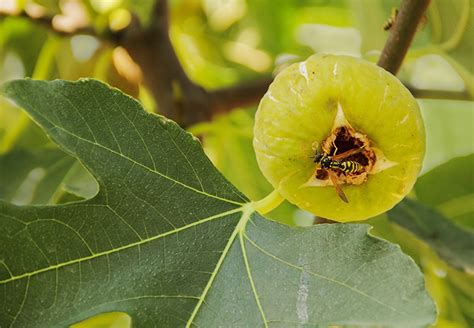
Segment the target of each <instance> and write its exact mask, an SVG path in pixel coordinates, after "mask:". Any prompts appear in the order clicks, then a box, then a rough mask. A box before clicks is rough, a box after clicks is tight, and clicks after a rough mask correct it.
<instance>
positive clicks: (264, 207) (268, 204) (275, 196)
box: [252, 189, 285, 215]
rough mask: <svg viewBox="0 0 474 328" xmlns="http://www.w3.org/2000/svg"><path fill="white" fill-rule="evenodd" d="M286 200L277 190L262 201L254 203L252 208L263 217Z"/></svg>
mask: <svg viewBox="0 0 474 328" xmlns="http://www.w3.org/2000/svg"><path fill="white" fill-rule="evenodd" d="M284 200H285V198H283V197H282V196H281V195H280V193H279V192H278V190H276V189H275V190H273V191H272V192H271V193H270V194H268V195H267V196H265V197H264V198H262V199H261V200H257V201H256V202H253V204H252V206H253V208H254V210H255V211H257V212H258V213H260V214H262V215H263V214H266V213H268V212H270V211H272V210H274V209H275V208H277V207H278V206H279V205H280V204H281V203H282V202H283V201H284Z"/></svg>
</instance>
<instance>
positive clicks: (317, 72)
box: [253, 54, 425, 222]
mask: <svg viewBox="0 0 474 328" xmlns="http://www.w3.org/2000/svg"><path fill="white" fill-rule="evenodd" d="M253 145H254V149H255V152H256V156H257V161H258V164H259V167H260V169H261V171H262V173H263V174H264V176H265V177H266V179H267V180H268V181H269V182H270V183H271V184H272V185H273V187H274V188H275V190H276V191H278V193H279V194H280V195H281V196H282V197H283V198H285V199H287V200H288V201H290V202H291V203H293V204H295V205H297V206H298V207H300V208H302V209H304V210H307V211H309V212H311V213H313V214H315V215H316V216H319V217H322V218H326V219H331V220H335V221H339V222H346V221H357V220H364V219H367V218H370V217H373V216H376V215H378V214H381V213H383V212H386V211H387V210H389V209H391V208H392V207H393V206H394V205H396V204H397V203H398V202H399V201H401V200H402V199H403V198H404V197H405V196H406V195H407V193H408V192H409V191H410V190H411V189H412V187H413V185H414V183H415V181H416V178H417V175H418V173H419V171H420V169H421V165H422V161H423V156H424V152H425V131H424V126H423V120H422V117H421V113H420V109H419V107H418V104H417V102H416V100H415V99H414V98H413V96H412V95H411V94H410V92H409V91H408V90H407V89H406V88H405V87H404V86H403V84H402V83H401V82H400V81H399V80H398V79H397V78H396V77H395V76H393V75H392V74H390V73H389V72H387V71H385V70H384V69H383V68H380V67H378V66H376V65H375V64H372V63H370V62H367V61H364V60H362V59H358V58H354V57H348V56H335V55H326V54H318V55H313V56H311V57H310V58H308V59H307V60H306V61H304V62H301V63H295V64H293V65H291V66H289V67H287V68H286V69H284V70H283V71H282V72H281V73H280V74H278V76H277V77H276V78H275V80H274V82H273V83H272V84H271V85H270V87H269V89H268V91H267V93H266V94H265V96H264V97H263V98H262V100H261V102H260V104H259V107H258V110H257V113H256V116H255V125H254V140H253ZM346 201H347V202H346Z"/></svg>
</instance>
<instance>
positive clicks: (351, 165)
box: [337, 161, 362, 173]
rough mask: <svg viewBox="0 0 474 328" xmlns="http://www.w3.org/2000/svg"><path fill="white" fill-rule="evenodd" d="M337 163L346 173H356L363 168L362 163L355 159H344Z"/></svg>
mask: <svg viewBox="0 0 474 328" xmlns="http://www.w3.org/2000/svg"><path fill="white" fill-rule="evenodd" d="M337 163H338V169H340V170H341V171H343V172H344V173H355V172H359V171H360V170H361V169H362V165H360V164H359V163H357V162H355V161H342V162H337Z"/></svg>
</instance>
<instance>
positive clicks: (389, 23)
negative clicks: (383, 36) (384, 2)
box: [383, 8, 398, 31]
mask: <svg viewBox="0 0 474 328" xmlns="http://www.w3.org/2000/svg"><path fill="white" fill-rule="evenodd" d="M397 16H398V9H397V8H392V12H391V13H390V18H389V19H387V21H386V22H385V24H384V25H383V29H384V31H388V30H390V29H391V28H392V26H393V24H394V23H395V20H396V19H397Z"/></svg>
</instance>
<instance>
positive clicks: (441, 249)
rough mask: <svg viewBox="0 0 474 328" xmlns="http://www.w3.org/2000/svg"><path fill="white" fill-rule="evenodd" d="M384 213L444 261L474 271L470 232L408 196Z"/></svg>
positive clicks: (472, 243)
mask: <svg viewBox="0 0 474 328" xmlns="http://www.w3.org/2000/svg"><path fill="white" fill-rule="evenodd" d="M387 214H388V217H389V219H390V220H392V221H393V222H396V223H397V224H399V225H401V226H402V227H404V228H406V229H408V230H409V231H411V232H412V233H414V234H415V235H416V236H418V237H419V238H421V239H422V240H424V241H425V242H427V243H428V244H429V245H430V246H431V247H432V248H433V249H434V250H435V251H436V252H437V253H438V254H439V256H440V257H441V258H442V259H443V260H445V261H446V262H447V263H449V264H451V265H452V266H454V267H456V268H458V269H463V270H466V271H473V270H474V233H473V232H471V231H468V230H464V229H462V228H461V227H459V226H457V225H456V224H454V223H453V222H451V221H450V220H448V219H447V218H446V217H444V216H443V215H442V214H440V213H438V212H437V211H435V210H433V209H432V208H431V207H429V206H426V205H423V204H421V203H419V202H416V201H413V200H410V199H405V200H404V201H403V202H401V203H400V204H398V205H397V206H395V207H394V208H393V209H392V210H391V211H389V212H388V213H387Z"/></svg>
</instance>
